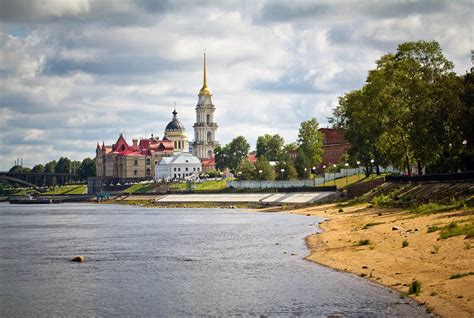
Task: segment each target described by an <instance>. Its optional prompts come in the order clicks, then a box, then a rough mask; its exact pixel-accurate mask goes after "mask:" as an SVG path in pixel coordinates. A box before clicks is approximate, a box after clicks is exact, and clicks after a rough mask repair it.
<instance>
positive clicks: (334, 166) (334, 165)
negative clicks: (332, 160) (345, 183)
mask: <svg viewBox="0 0 474 318" xmlns="http://www.w3.org/2000/svg"><path fill="white" fill-rule="evenodd" d="M332 167H333V168H334V171H333V173H334V185H336V164H333V165H332Z"/></svg>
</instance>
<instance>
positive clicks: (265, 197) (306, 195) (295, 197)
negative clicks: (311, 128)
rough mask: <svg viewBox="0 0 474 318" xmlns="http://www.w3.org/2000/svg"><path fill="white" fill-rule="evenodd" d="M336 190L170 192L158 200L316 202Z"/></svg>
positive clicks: (157, 200)
mask: <svg viewBox="0 0 474 318" xmlns="http://www.w3.org/2000/svg"><path fill="white" fill-rule="evenodd" d="M333 194H335V192H288V193H213V194H168V195H165V196H162V197H161V198H157V199H156V200H155V201H156V202H173V203H176V202H229V203H232V202H234V203H238V202H246V203H247V202H249V203H265V204H283V203H314V202H319V201H323V200H324V199H327V198H328V197H329V196H330V195H333Z"/></svg>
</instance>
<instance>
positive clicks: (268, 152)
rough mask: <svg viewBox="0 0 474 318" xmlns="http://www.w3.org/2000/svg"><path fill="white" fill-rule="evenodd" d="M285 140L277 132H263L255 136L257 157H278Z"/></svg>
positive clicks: (273, 158) (274, 159) (276, 158)
mask: <svg viewBox="0 0 474 318" xmlns="http://www.w3.org/2000/svg"><path fill="white" fill-rule="evenodd" d="M284 144H285V140H284V139H283V137H281V136H280V135H278V134H275V135H273V136H272V135H269V134H265V135H263V136H260V137H258V138H257V147H256V148H257V157H262V156H265V157H266V158H267V159H268V160H270V161H277V160H279V159H280V157H281V154H282V150H283V146H284Z"/></svg>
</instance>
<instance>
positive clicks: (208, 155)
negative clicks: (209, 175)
mask: <svg viewBox="0 0 474 318" xmlns="http://www.w3.org/2000/svg"><path fill="white" fill-rule="evenodd" d="M207 158H209V159H211V158H212V150H209V151H208V152H207Z"/></svg>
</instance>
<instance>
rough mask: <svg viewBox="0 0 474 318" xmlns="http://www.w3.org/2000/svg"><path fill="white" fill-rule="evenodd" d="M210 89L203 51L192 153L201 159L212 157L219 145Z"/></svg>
mask: <svg viewBox="0 0 474 318" xmlns="http://www.w3.org/2000/svg"><path fill="white" fill-rule="evenodd" d="M211 97H212V93H211V89H210V88H209V87H208V86H207V77H206V54H205V53H204V81H203V86H202V88H201V90H200V91H199V95H198V103H197V105H196V123H195V124H194V126H193V127H194V143H193V146H192V149H193V154H194V155H195V156H196V157H198V158H199V159H201V160H205V159H212V158H213V157H214V149H215V148H216V147H218V146H219V142H218V141H216V131H217V127H218V126H217V123H216V122H215V120H214V112H215V110H216V108H215V107H214V105H213V104H212V99H211Z"/></svg>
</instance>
